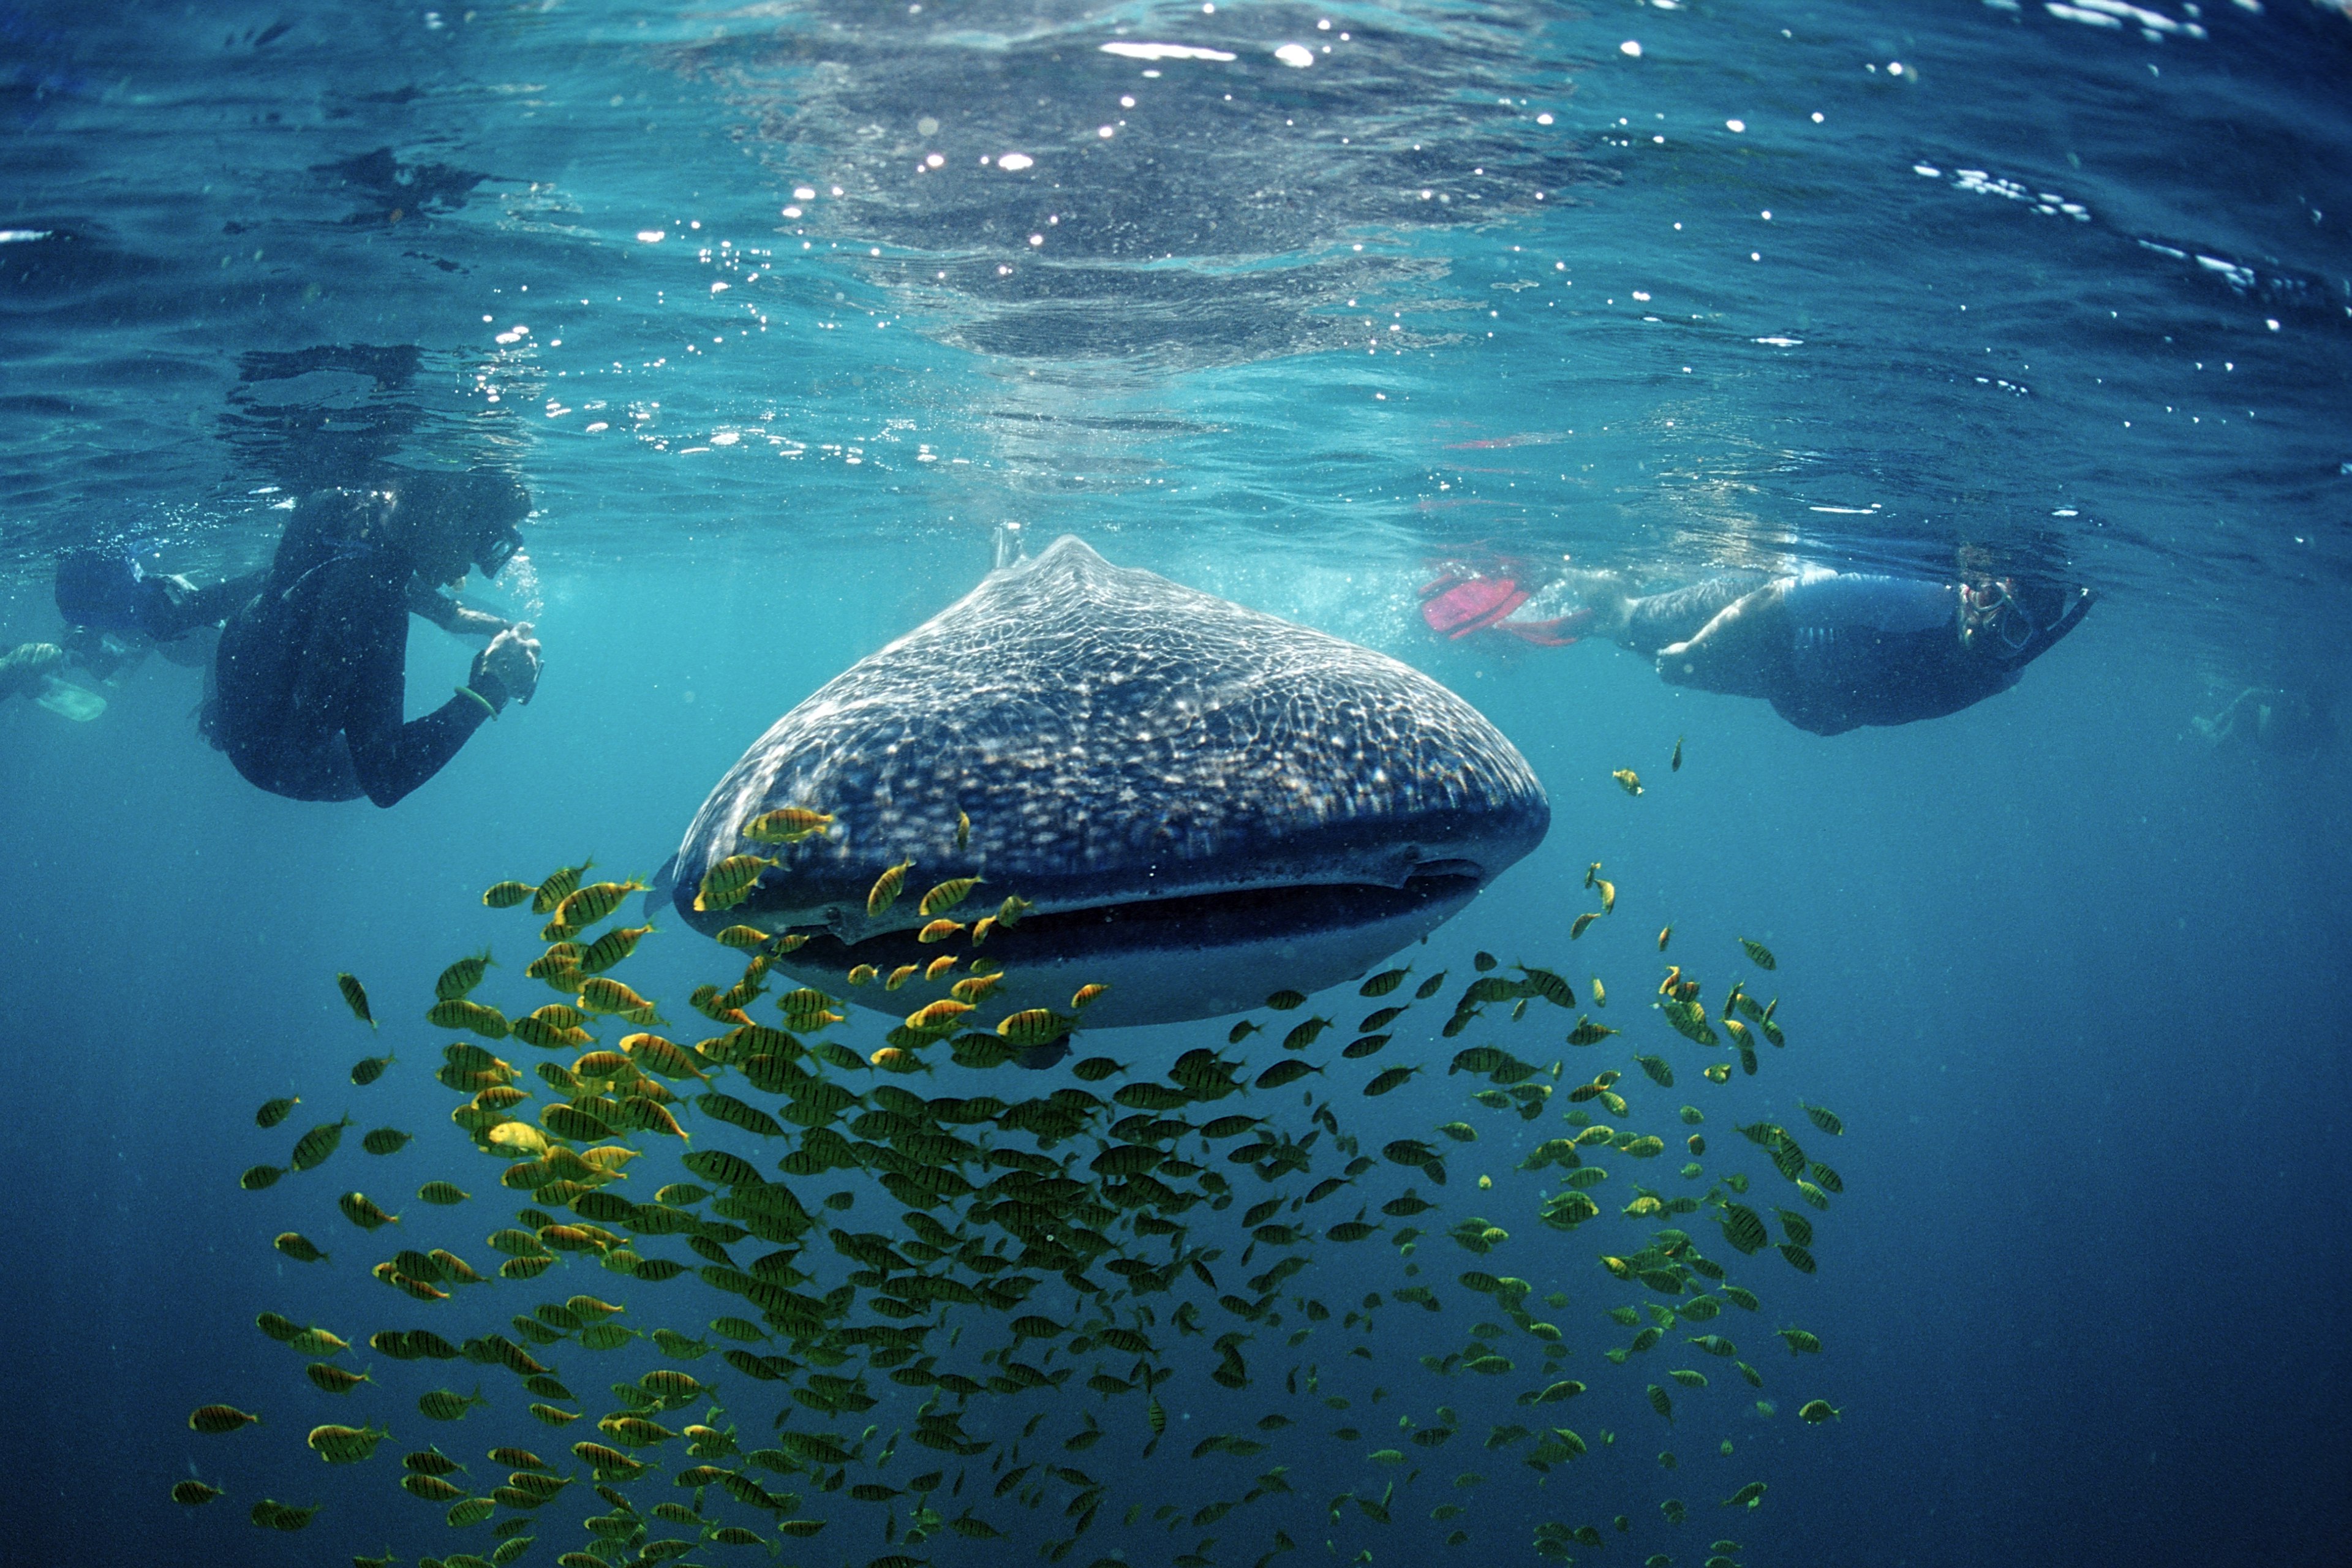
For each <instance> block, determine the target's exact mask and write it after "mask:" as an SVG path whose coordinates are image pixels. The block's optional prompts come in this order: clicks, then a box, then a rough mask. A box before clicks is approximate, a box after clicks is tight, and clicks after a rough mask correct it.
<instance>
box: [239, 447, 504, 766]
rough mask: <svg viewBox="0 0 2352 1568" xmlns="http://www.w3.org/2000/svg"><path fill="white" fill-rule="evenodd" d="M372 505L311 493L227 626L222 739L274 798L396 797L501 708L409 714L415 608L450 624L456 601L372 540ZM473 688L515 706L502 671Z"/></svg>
mask: <svg viewBox="0 0 2352 1568" xmlns="http://www.w3.org/2000/svg"><path fill="white" fill-rule="evenodd" d="M365 504H366V503H365V502H364V501H362V500H361V499H360V498H358V497H356V496H352V495H350V494H347V493H345V492H342V491H339V490H329V491H324V492H321V493H320V494H317V495H313V496H309V497H306V498H305V499H304V500H303V501H302V502H301V504H300V505H299V507H298V508H296V510H295V513H294V516H293V518H292V519H291V520H290V521H289V522H288V523H287V525H286V532H285V535H284V537H282V538H281V539H280V540H279V541H278V554H277V558H276V560H275V561H274V562H273V563H271V566H270V569H269V573H268V577H267V578H266V580H265V581H264V582H263V584H262V585H261V590H260V592H259V593H258V594H257V595H255V596H254V597H253V598H252V599H251V600H250V601H249V602H247V604H246V605H245V606H244V607H243V608H242V609H240V610H239V611H237V613H236V615H235V616H231V617H230V619H229V623H228V626H227V627H226V630H225V631H224V632H223V633H222V635H221V643H220V651H219V654H218V656H217V657H216V658H215V664H214V670H215V679H216V682H217V699H216V700H217V706H216V708H215V717H214V721H213V732H214V736H215V741H216V742H217V743H218V744H219V746H220V748H221V750H223V751H224V752H227V753H228V758H229V761H230V762H231V763H235V764H236V771H237V772H238V773H242V774H244V775H245V777H246V779H247V781H248V782H249V783H252V784H257V785H258V786H259V787H261V788H263V789H266V790H268V791H269V792H270V793H271V794H273V795H285V796H288V797H289V798H290V799H294V800H356V799H358V798H359V797H360V796H361V795H365V796H367V797H368V799H370V800H372V801H373V802H374V803H375V804H376V805H394V804H395V803H396V802H398V801H399V800H400V799H401V798H402V797H404V795H407V794H408V793H409V792H410V791H412V790H414V789H415V788H416V787H417V785H419V784H423V783H424V782H425V780H426V779H429V778H431V777H432V776H433V775H434V774H435V773H438V772H440V771H441V769H442V767H443V766H444V765H446V763H448V761H449V759H450V758H452V757H454V756H456V755H457V750H458V748H459V747H461V746H463V745H464V744H465V743H466V742H467V739H468V738H469V737H471V736H472V734H473V733H474V731H476V730H478V729H479V728H481V726H482V724H483V722H484V721H487V720H488V718H489V717H490V710H489V709H488V708H485V707H484V705H483V703H482V702H478V701H476V700H474V699H473V698H471V697H468V696H466V695H464V694H463V693H458V694H456V695H453V696H452V697H451V698H450V699H449V700H448V701H446V702H445V703H443V704H442V705H441V706H440V707H438V708H436V709H435V710H433V711H432V712H430V713H427V714H425V715H424V716H423V717H422V718H418V719H413V720H408V721H405V722H404V721H403V719H402V714H403V711H404V700H405V697H406V688H407V662H408V617H409V616H410V615H411V614H416V615H421V616H425V617H426V618H427V619H430V620H432V621H434V622H436V624H439V625H442V626H448V625H450V624H452V622H453V620H454V618H455V616H456V614H457V605H455V604H454V603H452V602H451V601H449V600H447V599H445V598H442V597H441V596H440V595H438V594H436V593H434V592H433V591H432V588H431V586H430V585H429V584H420V583H418V582H417V581H415V568H414V567H413V565H412V564H411V563H410V561H409V560H408V558H407V556H406V554H405V553H404V552H396V551H394V550H390V549H387V548H385V547H383V546H380V545H376V544H373V543H370V542H367V541H365V540H364V539H362V538H361V537H360V528H359V524H360V522H361V521H362V518H361V515H360V509H361V508H362V506H364V505H365ZM472 684H473V687H474V689H476V690H477V691H480V692H482V693H483V697H484V700H485V701H487V702H488V703H489V704H491V705H492V706H493V707H499V708H503V707H504V706H505V705H506V691H505V689H504V688H503V687H500V686H499V685H498V683H497V680H496V678H495V677H492V676H489V675H488V674H486V673H483V672H480V671H477V673H476V676H475V678H474V680H473V682H472Z"/></svg>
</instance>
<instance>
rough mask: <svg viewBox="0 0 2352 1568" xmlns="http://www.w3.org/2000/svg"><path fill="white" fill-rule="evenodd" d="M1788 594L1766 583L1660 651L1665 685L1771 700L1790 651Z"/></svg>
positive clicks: (1780, 585)
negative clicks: (1681, 639) (1683, 640)
mask: <svg viewBox="0 0 2352 1568" xmlns="http://www.w3.org/2000/svg"><path fill="white" fill-rule="evenodd" d="M1788 589H1789V585H1788V584H1786V583H1785V582H1782V583H1769V584H1766V585H1765V586H1763V587H1761V588H1759V589H1757V590H1756V591H1755V592H1754V593H1752V594H1748V595H1746V596H1745V597H1742V598H1740V599H1738V600H1736V601H1734V602H1733V603H1732V604H1730V605H1727V606H1726V607H1725V608H1723V609H1722V610H1720V611H1718V612H1717V614H1716V616H1715V617H1714V618H1713V619H1711V620H1709V621H1708V622H1707V623H1706V625H1705V626H1701V627H1700V628H1699V629H1698V631H1697V632H1696V633H1695V634H1694V635H1693V636H1692V637H1690V638H1689V640H1687V641H1685V642H1678V643H1670V644H1668V645H1667V646H1666V647H1663V648H1660V649H1659V650H1658V674H1659V677H1660V678H1661V679H1664V681H1665V682H1666V683H1667V684H1668V685H1669V686H1696V687H1697V688H1699V689H1702V690H1706V691H1720V692H1722V693H1724V694H1725V695H1726V696H1728V697H1769V696H1771V695H1772V693H1773V692H1774V691H1775V690H1776V689H1778V688H1779V685H1780V681H1779V679H1778V678H1779V673H1780V667H1781V666H1782V665H1783V664H1784V663H1785V662H1786V661H1787V658H1788V648H1789V615H1788V605H1787V599H1788Z"/></svg>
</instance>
